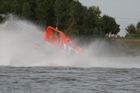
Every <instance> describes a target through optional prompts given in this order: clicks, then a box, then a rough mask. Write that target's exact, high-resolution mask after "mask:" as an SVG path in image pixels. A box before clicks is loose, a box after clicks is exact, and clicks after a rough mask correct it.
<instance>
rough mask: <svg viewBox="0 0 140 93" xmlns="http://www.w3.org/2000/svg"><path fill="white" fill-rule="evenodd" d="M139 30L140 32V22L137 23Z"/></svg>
mask: <svg viewBox="0 0 140 93" xmlns="http://www.w3.org/2000/svg"><path fill="white" fill-rule="evenodd" d="M136 28H137V32H138V33H139V34H140V22H138V23H137V27H136Z"/></svg>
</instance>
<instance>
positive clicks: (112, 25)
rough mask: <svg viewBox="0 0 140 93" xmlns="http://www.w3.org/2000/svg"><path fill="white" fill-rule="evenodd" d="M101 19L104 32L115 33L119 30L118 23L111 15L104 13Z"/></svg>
mask: <svg viewBox="0 0 140 93" xmlns="http://www.w3.org/2000/svg"><path fill="white" fill-rule="evenodd" d="M102 20H103V23H102V29H103V31H104V32H105V34H109V33H111V34H117V33H118V32H119V31H120V28H119V25H118V24H117V23H116V21H115V19H114V18H113V17H110V16H107V15H104V16H103V18H102Z"/></svg>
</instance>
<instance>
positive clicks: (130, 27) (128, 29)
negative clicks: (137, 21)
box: [126, 24, 137, 34]
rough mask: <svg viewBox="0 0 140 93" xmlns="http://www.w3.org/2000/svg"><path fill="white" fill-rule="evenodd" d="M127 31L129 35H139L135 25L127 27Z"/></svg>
mask: <svg viewBox="0 0 140 93" xmlns="http://www.w3.org/2000/svg"><path fill="white" fill-rule="evenodd" d="M126 31H127V32H128V34H136V33H137V30H136V27H135V26H134V25H133V24H130V25H129V26H127V28H126Z"/></svg>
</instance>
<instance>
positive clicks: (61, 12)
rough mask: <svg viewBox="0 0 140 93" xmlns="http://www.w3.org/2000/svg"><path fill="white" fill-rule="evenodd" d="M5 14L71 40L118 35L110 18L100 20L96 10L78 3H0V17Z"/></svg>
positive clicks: (51, 0) (33, 0)
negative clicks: (64, 35)
mask: <svg viewBox="0 0 140 93" xmlns="http://www.w3.org/2000/svg"><path fill="white" fill-rule="evenodd" d="M8 13H12V14H15V15H17V16H19V17H23V18H26V19H29V20H31V21H33V22H35V23H38V24H41V25H44V26H49V25H51V26H53V27H58V28H59V29H60V30H62V31H64V33H66V34H68V35H74V36H88V37H105V36H106V34H109V33H111V34H117V33H118V32H119V31H120V28H119V25H118V24H117V23H116V21H115V19H114V18H113V17H111V16H108V15H103V16H101V11H100V9H99V7H96V6H91V7H86V6H83V5H82V4H81V3H80V2H79V1H78V0H0V14H8ZM1 19H2V18H0V20H1Z"/></svg>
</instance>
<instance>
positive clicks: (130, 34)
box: [126, 21, 140, 38]
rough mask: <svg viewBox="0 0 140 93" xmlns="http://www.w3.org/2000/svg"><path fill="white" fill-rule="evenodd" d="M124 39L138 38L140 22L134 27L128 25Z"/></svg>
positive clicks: (139, 36)
mask: <svg viewBox="0 0 140 93" xmlns="http://www.w3.org/2000/svg"><path fill="white" fill-rule="evenodd" d="M126 31H127V35H126V38H140V21H139V22H138V23H137V24H136V25H134V24H130V25H128V26H127V27H126Z"/></svg>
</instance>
